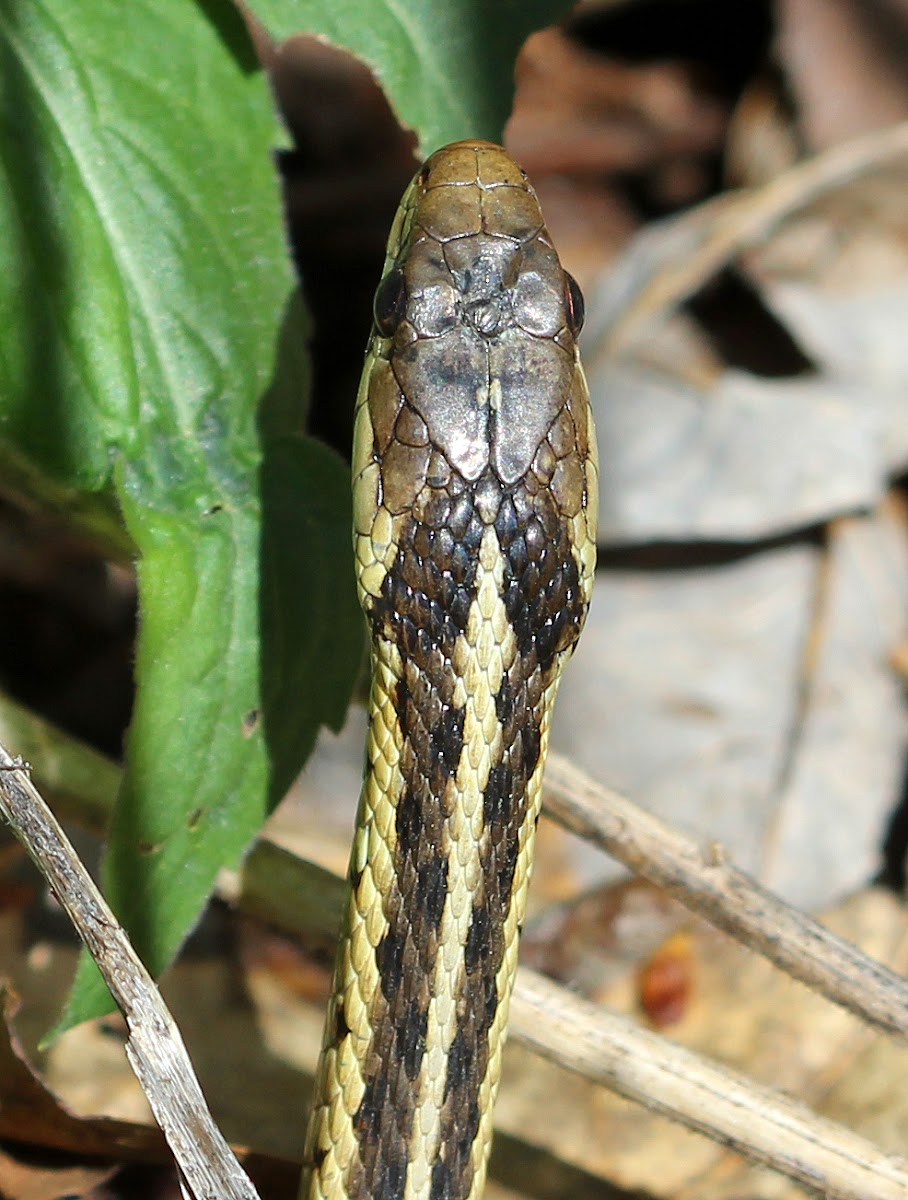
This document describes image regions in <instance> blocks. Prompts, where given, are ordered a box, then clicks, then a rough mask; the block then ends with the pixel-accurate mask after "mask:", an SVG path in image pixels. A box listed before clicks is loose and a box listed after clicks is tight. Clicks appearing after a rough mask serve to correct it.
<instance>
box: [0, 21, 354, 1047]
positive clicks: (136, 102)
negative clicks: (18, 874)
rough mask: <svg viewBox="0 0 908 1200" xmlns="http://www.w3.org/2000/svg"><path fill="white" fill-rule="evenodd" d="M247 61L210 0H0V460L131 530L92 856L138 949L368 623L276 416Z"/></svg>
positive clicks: (188, 887)
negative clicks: (123, 648)
mask: <svg viewBox="0 0 908 1200" xmlns="http://www.w3.org/2000/svg"><path fill="white" fill-rule="evenodd" d="M254 66H255V64H254V57H253V55H252V50H251V46H250V43H249V40H248V37H247V35H246V31H245V28H244V26H243V25H242V22H241V21H240V19H239V17H238V15H237V12H236V10H235V9H234V8H233V7H232V5H231V4H230V3H228V0H204V2H199V3H193V2H191V0H156V2H155V3H150V2H149V0H134V2H133V3H131V4H130V5H128V6H124V5H122V4H121V3H119V2H118V0H92V3H91V4H90V5H85V4H84V3H82V2H81V0H0V89H2V106H0V169H2V174H0V258H2V261H3V262H4V271H3V272H2V273H0V472H5V470H6V468H7V467H8V466H9V465H10V464H13V465H16V464H18V466H19V467H20V472H19V475H18V476H17V478H18V480H19V482H20V485H21V486H22V487H23V488H25V489H28V490H31V491H32V492H33V493H34V494H35V495H37V496H38V497H39V498H41V499H44V500H47V499H48V498H50V499H51V502H54V501H56V502H60V503H65V502H66V497H67V496H73V495H76V496H78V497H80V498H85V497H91V496H92V494H96V498H97V499H98V501H99V504H100V507H99V508H98V509H97V513H95V512H94V510H92V511H91V512H90V514H89V515H90V517H91V518H92V519H95V518H97V521H98V522H101V516H98V515H97V514H101V515H102V516H103V515H104V514H106V518H105V519H107V520H108V521H109V520H110V515H109V514H110V512H111V508H110V497H111V496H112V495H116V497H117V499H118V501H119V506H120V510H121V513H122V517H123V520H124V521H125V535H121V538H122V544H123V545H125V544H127V542H128V544H131V545H132V546H134V547H135V548H136V549H137V550H138V553H139V556H140V559H139V566H138V573H139V584H140V608H141V612H140V618H141V620H140V636H139V644H138V650H137V661H136V679H137V683H138V695H137V699H136V706H135V712H134V716H133V721H132V725H131V728H130V732H129V740H128V758H127V769H126V776H125V780H124V785H123V789H122V792H121V795H120V797H119V801H118V807H117V812H116V816H115V818H114V824H113V830H112V840H111V845H110V849H109V852H108V856H107V859H106V862H105V866H104V882H105V889H106V891H107V893H108V896H109V898H110V899H111V901H112V903H113V905H114V907H115V909H116V910H117V912H118V913H119V914H120V916H121V917H122V918H123V919H124V921H125V923H126V925H127V927H128V929H129V930H130V932H131V934H132V936H133V938H134V941H135V942H136V945H137V948H138V949H139V951H140V953H141V954H142V956H143V957H144V959H145V961H146V963H147V964H148V966H149V967H150V969H151V970H152V971H155V972H157V971H160V970H161V969H162V968H163V967H164V966H165V965H166V964H167V962H168V961H169V960H170V958H171V957H172V956H173V954H174V953H175V951H176V949H177V948H178V947H179V944H180V943H181V941H182V940H183V938H184V937H185V935H186V932H187V930H188V929H189V928H190V927H191V925H192V923H193V922H194V920H195V919H196V917H197V915H198V912H199V909H200V907H201V905H202V904H203V903H204V900H205V898H206V897H207V895H208V893H209V891H210V888H211V885H212V882H213V879H214V876H215V874H216V872H217V870H218V869H219V867H220V866H222V865H224V864H225V863H228V864H235V863H236V862H237V861H238V859H239V857H240V855H241V854H242V852H243V850H244V849H245V847H246V846H247V845H248V843H249V841H250V839H251V838H252V837H253V836H254V834H255V833H256V831H257V829H258V827H259V825H260V824H261V821H262V819H263V817H264V816H265V814H266V812H267V811H268V809H269V807H270V806H271V805H272V804H273V803H274V802H275V800H276V799H277V798H279V796H280V794H281V793H282V792H283V790H284V788H285V787H286V785H287V784H288V783H289V781H290V780H291V779H292V777H293V775H294V774H295V772H296V771H297V770H298V768H299V766H300V765H301V763H302V761H303V758H304V757H305V755H306V754H307V753H308V750H309V749H310V747H311V745H312V742H313V739H314V737H315V734H316V731H317V729H318V727H319V725H320V724H321V723H324V722H327V723H329V724H331V725H333V726H335V727H336V726H337V725H339V723H340V721H341V720H342V717H343V713H344V710H345V707H346V703H347V700H348V697H349V693H350V689H351V686H352V681H353V678H354V675H355V672H356V669H357V666H358V663H359V657H360V648H361V622H360V619H359V617H358V615H357V610H356V606H355V600H354V596H353V586H352V572H351V568H350V565H349V563H350V547H349V542H350V538H349V498H348V495H347V490H348V488H347V481H346V472H345V470H344V468H343V467H342V466H341V464H340V463H339V462H338V460H337V459H336V458H335V457H334V456H333V455H332V454H330V453H329V452H328V451H327V450H325V449H324V448H323V447H320V446H318V445H317V444H316V443H314V442H312V441H309V440H308V439H304V438H303V437H301V436H300V435H299V434H297V433H296V431H297V430H299V429H300V428H301V427H302V421H303V415H304V413H303V406H304V399H305V389H306V379H305V376H304V375H303V374H302V373H301V369H300V367H301V361H302V359H301V354H300V351H299V347H300V345H301V344H302V342H303V340H304V338H305V332H306V331H305V327H304V325H303V323H302V321H301V308H300V306H299V304H298V303H297V302H295V301H293V299H292V288H293V280H292V274H291V270H290V265H289V256H288V253H287V248H286V245H285V238H284V233H283V225H282V216H281V205H280V196H279V189H278V182H277V179H276V176H275V172H274V169H273V165H272V153H273V149H274V147H275V145H276V144H277V143H278V142H279V141H280V140H281V135H280V130H279V126H278V123H277V120H276V117H275V115H274V112H273V107H272V103H271V98H270V95H269V92H268V89H267V86H266V83H265V81H264V79H263V78H262V76H261V75H260V74H259V73H257V72H256V71H255V70H254ZM263 400H264V402H265V409H264V412H263V415H262V417H261V424H259V417H258V410H259V406H260V403H262V402H263ZM90 507H91V506H90V504H89V508H90ZM101 523H103V522H101ZM98 984H99V977H98V976H97V974H96V973H95V971H94V969H93V968H92V967H91V966H90V965H86V964H83V967H82V969H81V971H80V982H79V984H78V986H77V989H76V991H75V993H74V995H73V997H72V999H71V1003H70V1006H69V1009H68V1012H67V1014H66V1018H65V1024H74V1023H76V1022H77V1021H79V1020H81V1019H84V1018H85V1017H87V1016H89V1015H93V1014H94V1013H96V1012H98V1011H101V1010H103V1008H105V1007H107V1006H108V1005H109V1000H108V998H107V997H106V995H105V989H103V985H102V986H101V987H99V986H98Z"/></svg>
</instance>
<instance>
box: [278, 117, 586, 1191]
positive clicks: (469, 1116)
mask: <svg viewBox="0 0 908 1200" xmlns="http://www.w3.org/2000/svg"><path fill="white" fill-rule="evenodd" d="M582 319H583V302H582V298H581V296H580V292H579V289H578V288H577V285H576V283H575V282H574V280H573V279H572V278H571V277H570V276H569V275H568V274H567V273H566V272H565V271H564V270H563V269H562V267H561V264H560V262H559V260H558V256H557V254H556V252H555V250H554V248H553V246H552V243H551V241H550V239H549V236H548V233H547V232H546V229H545V225H544V224H543V220H542V214H541V212H540V208H539V203H538V201H537V199H536V195H535V192H534V191H533V189H532V187H531V186H530V184H529V183H528V181H527V178H526V175H525V174H524V172H523V171H522V170H521V169H520V167H518V166H517V165H516V163H514V162H513V161H512V160H511V159H510V158H509V157H508V155H507V154H506V153H505V151H504V150H502V149H501V148H500V147H499V146H495V145H492V144H491V143H488V142H480V141H469V142H457V143H455V144H453V145H451V146H447V147H446V148H444V149H443V150H439V151H438V152H437V153H435V154H433V155H432V157H431V158H430V159H429V160H428V161H427V162H426V163H425V165H424V166H423V168H422V169H421V170H420V171H419V173H418V174H417V176H416V178H415V179H414V180H413V182H412V184H411V185H410V187H409V189H408V190H407V192H406V193H405V195H404V198H403V200H402V202H401V205H400V208H399V210H398V213H397V216H396V218H395V221H394V224H393V227H392V230H391V235H390V239H389V243H388V253H387V259H386V263H385V270H384V275H383V278H382V282H381V283H380V285H379V287H378V291H377V293H376V297H375V323H374V328H373V333H372V338H371V341H370V344H369V348H368V351H367V356H366V364H365V369H364V372H363V378H362V384H361V387H360V391H359V396H358V400H357V407H356V423H355V433H354V450H353V481H354V482H353V495H354V506H353V507H354V547H355V554H356V568H357V579H358V588H359V595H360V600H361V602H362V605H363V608H364V610H365V613H366V617H367V621H368V624H369V628H370V633H371V638H372V688H371V696H370V723H369V734H368V743H367V750H366V757H367V762H366V773H365V780H364V784H363V791H362V796H361V799H360V807H359V813H358V817H357V824H356V833H355V837H354V842H353V849H352V853H351V859H350V868H349V892H348V900H347V907H346V913H345V917H344V924H343V931H342V935H341V941H340V946H339V950H338V956H337V963H336V968H335V976H334V984H333V989H332V996H331V999H330V1002H329V1009H328V1016H327V1020H326V1028H325V1037H324V1044H323V1050H322V1057H321V1060H320V1064H319V1069H318V1072H317V1078H316V1084H315V1099H314V1105H313V1112H312V1117H311V1120H310V1125H309V1133H308V1138H307V1145H306V1156H305V1157H306V1166H305V1171H304V1180H303V1185H302V1192H301V1196H302V1197H303V1198H304V1200H479V1197H480V1196H481V1194H482V1190H483V1186H484V1180H485V1173H486V1164H487V1159H488V1152H489V1147H490V1142H491V1135H492V1108H493V1105H494V1100H495V1094H496V1091H497V1087H498V1079H499V1074H500V1068H501V1052H502V1045H503V1040H504V1034H505V1026H506V1023H507V1014H508V1005H509V1001H510V993H511V988H512V985H513V981H514V975H515V971H516V967H517V946H518V939H519V935H520V929H521V924H522V922H523V919H524V912H525V908H526V896H527V886H528V883H529V878H530V871H531V866H532V860H533V848H534V842H535V834H536V824H537V821H538V817H539V808H540V799H541V786H542V772H543V765H544V761H545V755H546V747H547V743H548V737H549V724H550V720H551V713H552V705H553V702H554V699H555V693H556V690H557V688H558V681H559V677H560V674H561V669H562V667H563V665H564V663H565V661H566V659H567V658H568V657H569V656H570V654H571V652H572V650H573V648H574V645H575V643H576V641H577V638H578V636H579V634H580V630H581V628H582V626H583V622H584V618H585V616H586V610H587V606H588V604H589V599H590V593H591V590H592V584H593V571H594V566H595V525H596V501H597V467H596V452H595V438H594V433H593V424H592V417H591V413H590V406H589V394H588V391H587V386H586V381H585V379H584V375H583V369H582V367H581V365H580V359H579V356H578V351H577V344H576V339H577V335H578V333H579V330H580V325H581V323H582Z"/></svg>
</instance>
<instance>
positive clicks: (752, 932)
mask: <svg viewBox="0 0 908 1200" xmlns="http://www.w3.org/2000/svg"><path fill="white" fill-rule="evenodd" d="M546 784H547V799H546V803H547V808H548V811H549V812H550V814H551V815H553V816H555V817H556V819H558V820H559V821H561V823H562V824H564V825H566V826H567V827H568V828H570V829H572V830H574V831H575V832H577V833H580V834H581V836H584V837H587V838H590V839H591V840H593V841H595V842H597V843H598V844H600V845H602V846H603V847H604V848H606V849H607V850H609V852H610V853H612V854H614V855H615V856H616V857H618V858H620V859H621V860H622V861H623V862H625V863H626V864H627V865H628V866H630V867H631V868H632V869H633V870H636V871H638V872H639V873H641V874H645V875H646V876H647V877H648V878H650V879H653V880H654V881H655V882H657V883H659V884H660V885H661V886H663V887H667V888H669V889H670V890H672V891H673V892H674V893H675V894H676V895H678V896H679V898H680V899H682V900H683V901H684V902H685V903H687V904H688V905H689V906H690V907H692V908H695V909H696V910H697V911H699V912H701V913H703V914H704V915H705V916H707V917H708V918H709V919H710V920H711V921H713V922H714V923H716V924H719V925H721V926H722V927H723V928H726V929H728V930H729V931H730V932H732V933H734V934H735V936H737V937H739V938H740V939H741V940H742V941H744V942H746V943H747V944H748V945H752V946H753V948H754V949H759V950H760V951H761V952H762V953H764V954H766V955H767V956H768V957H769V958H771V959H772V960H773V961H774V962H777V963H778V964H779V965H780V966H782V967H783V968H784V969H785V970H787V971H789V973H791V974H792V975H794V976H795V977H796V978H799V979H802V980H804V981H805V982H807V983H809V984H811V985H812V986H815V987H817V988H818V990H821V991H823V992H824V993H825V994H826V995H827V996H828V997H829V998H830V999H835V1000H838V1002H839V1003H842V1004H844V1005H845V1006H846V1007H848V1008H850V1009H852V1010H853V1011H854V1012H856V1013H857V1015H859V1016H861V1017H864V1018H865V1019H866V1020H868V1021H869V1022H871V1023H873V1024H876V1025H878V1026H880V1027H882V1028H883V1029H886V1030H890V1031H896V1032H905V1031H906V1028H908V1018H906V1014H908V986H906V984H905V982H904V981H903V980H901V979H899V978H898V977H897V976H895V975H894V974H892V973H891V972H889V971H887V970H886V968H884V967H883V966H881V965H880V964H879V963H876V962H874V961H873V960H872V959H869V958H867V956H866V955H863V954H861V952H860V951H859V950H858V949H857V948H856V947H853V946H850V945H849V944H848V943H846V942H844V941H842V940H841V939H839V938H837V937H835V935H833V934H831V933H830V932H829V931H828V930H826V929H824V928H823V927H822V926H819V925H817V924H816V923H815V922H813V921H810V920H808V919H807V918H804V917H802V916H801V915H800V914H798V913H796V912H794V911H793V910H792V909H790V908H788V906H786V905H784V904H782V903H781V902H780V901H779V900H777V899H776V898H775V897H773V896H772V895H770V894H769V893H767V892H765V891H764V890H763V889H762V888H760V887H759V885H758V884H756V883H755V882H754V881H752V880H750V879H748V877H747V876H746V875H744V874H743V873H741V872H738V871H736V870H735V869H734V868H733V867H731V866H729V865H728V864H727V863H726V862H725V861H724V858H723V855H722V853H721V850H720V849H719V848H718V847H716V846H712V847H710V846H707V847H706V848H701V847H700V846H699V845H698V844H697V843H696V842H694V841H693V840H691V839H689V838H686V837H684V836H683V835H681V834H678V833H676V832H675V831H673V830H671V829H669V828H668V827H667V826H665V825H663V824H662V823H661V822H660V821H658V820H656V818H654V817H651V816H649V815H648V814H647V813H645V812H643V811H642V810H641V809H639V808H637V807H636V806H634V805H633V804H631V802H630V801H629V800H627V799H625V798H624V797H622V796H619V795H618V794H617V793H615V792H612V791H610V790H609V789H607V788H603V787H601V786H600V785H598V784H596V783H595V782H594V781H593V780H591V779H589V777H587V776H586V775H584V774H583V773H582V772H580V771H577V770H576V769H575V768H572V767H571V766H570V765H569V764H568V763H566V762H565V761H564V760H563V759H562V758H560V757H559V756H558V755H551V756H550V759H549V766H548V771H547V776H546ZM275 883H276V890H275ZM288 888H289V891H290V893H291V894H297V893H299V895H300V897H301V899H300V902H299V903H296V902H294V903H293V904H288V903H287V902H286V896H287V894H288ZM343 890H344V883H343V881H342V880H341V879H340V878H338V877H337V876H335V875H332V874H330V873H328V872H326V871H325V870H324V869H323V868H321V867H316V866H315V865H314V864H312V863H309V862H306V861H305V860H303V859H300V858H297V857H296V856H295V855H293V854H292V853H291V852H289V851H287V850H284V849H281V848H279V847H276V846H274V845H273V844H271V843H268V842H266V841H263V842H262V843H260V844H259V845H258V846H257V847H256V848H255V849H254V850H253V852H252V853H251V854H250V855H249V856H248V858H247V859H246V862H245V864H244V869H243V873H242V875H241V877H240V878H239V879H237V878H236V877H232V878H231V877H228V887H227V893H228V895H229V897H230V898H231V899H234V900H236V901H237V902H238V903H239V905H240V906H241V907H242V908H244V909H246V910H249V911H255V912H257V913H258V914H259V915H261V916H264V917H266V918H267V919H269V920H271V921H274V922H275V923H276V924H278V925H280V926H282V927H283V928H286V929H288V930H290V931H292V932H297V933H303V934H305V935H306V936H308V937H310V938H311V937H313V936H315V937H317V938H319V939H330V938H331V937H332V936H333V934H334V932H335V930H336V928H337V924H338V921H339V914H340V909H341V904H342V897H343ZM307 897H308V899H307ZM511 1029H512V1036H513V1037H514V1038H515V1040H519V1041H522V1042H524V1043H525V1044H526V1045H528V1046H530V1047H531V1048H533V1049H534V1050H536V1051H537V1052H538V1053H540V1054H542V1055H544V1056H545V1057H548V1058H550V1059H552V1061H554V1062H558V1063H561V1064H562V1065H564V1066H567V1067H568V1068H569V1069H571V1070H574V1071H576V1072H578V1073H580V1074H582V1075H584V1076H586V1077H587V1078H590V1079H592V1080H594V1081H596V1082H599V1083H604V1084H606V1085H607V1086H609V1087H612V1088H614V1089H615V1090H616V1091H619V1092H621V1093H622V1094H623V1095H625V1096H628V1097H630V1098H633V1099H635V1100H638V1101H640V1102H641V1103H643V1104H645V1105H647V1106H648V1107H651V1108H654V1109H655V1110H656V1111H659V1112H662V1113H664V1114H666V1115H668V1116H670V1117H672V1118H673V1119H675V1120H677V1121H679V1122H681V1123H682V1124H685V1125H687V1126H688V1127H690V1128H693V1129H697V1130H700V1131H701V1132H703V1133H706V1134H707V1135H708V1136H710V1137H712V1138H714V1139H715V1140H717V1141H719V1142H721V1143H723V1144H728V1145H732V1146H734V1147H735V1148H736V1149H738V1150H740V1151H742V1152H743V1153H745V1154H747V1155H748V1156H749V1157H751V1158H754V1159H756V1160H757V1161H760V1162H764V1163H766V1164H767V1165H769V1166H772V1167H774V1168H775V1169H776V1170H778V1171H780V1172H783V1173H784V1174H786V1175H789V1176H790V1177H791V1178H794V1179H797V1180H798V1181H799V1182H801V1183H805V1184H807V1185H808V1186H811V1187H815V1188H819V1189H822V1190H824V1191H825V1192H826V1194H827V1195H829V1196H833V1197H843V1198H844V1197H853V1198H854V1200H865V1198H866V1197H867V1196H871V1195H872V1196H874V1197H875V1198H876V1197H879V1198H881V1200H888V1198H889V1197H893V1198H895V1197H898V1198H900V1200H908V1172H906V1168H905V1164H904V1163H902V1162H901V1161H900V1160H897V1159H893V1158H890V1157H887V1156H885V1155H883V1154H882V1153H881V1152H880V1151H879V1150H878V1149H877V1148H876V1147H874V1146H873V1145H872V1144H871V1143H869V1142H866V1141H864V1140H863V1139H862V1138H860V1137H858V1136H857V1135H856V1134H854V1133H852V1132H851V1131H850V1130H847V1129H844V1128H843V1127H841V1126H838V1125H835V1124H833V1123H831V1122H829V1121H826V1120H823V1119H821V1118H817V1117H815V1116H813V1115H812V1114H811V1113H810V1112H809V1111H808V1110H807V1109H805V1108H803V1107H801V1106H799V1105H794V1104H792V1102H791V1101H789V1100H788V1099H787V1098H786V1097H784V1096H780V1095H778V1094H777V1093H775V1092H772V1091H770V1090H769V1089H766V1088H764V1087H761V1086H760V1085H758V1084H755V1083H752V1082H751V1081H749V1080H747V1079H745V1078H744V1077H742V1076H740V1075H738V1074H736V1073H735V1072H733V1071H728V1070H726V1069H725V1068H722V1067H720V1066H718V1065H717V1064H714V1063H711V1062H709V1061H708V1060H707V1059H705V1058H703V1057H701V1056H699V1055H697V1054H694V1053H692V1052H690V1051H684V1050H682V1049H681V1048H679V1047H677V1046H674V1045H673V1044H672V1043H670V1042H668V1041H667V1040H666V1039H664V1038H661V1037H658V1036H656V1035H654V1034H651V1033H648V1032H646V1031H643V1030H640V1029H639V1028H638V1027H637V1026H635V1025H634V1024H633V1022H631V1021H629V1020H628V1019H627V1018H624V1017H621V1016H619V1015H617V1014H615V1013H612V1012H610V1011H609V1010H608V1009H606V1008H603V1007H601V1006H598V1005H594V1004H590V1003H589V1002H587V1001H584V1000H581V999H580V998H578V997H576V996H573V995H572V994H571V993H570V992H568V991H567V990H566V989H564V988H560V987H558V986H557V985H556V984H553V983H550V982H549V981H547V980H544V979H541V977H539V976H538V975H535V974H534V973H533V972H530V971H528V970H527V969H526V968H521V969H520V970H519V972H518V976H517V985H516V988H515V994H514V1001H513V1006H512V1025H511Z"/></svg>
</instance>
